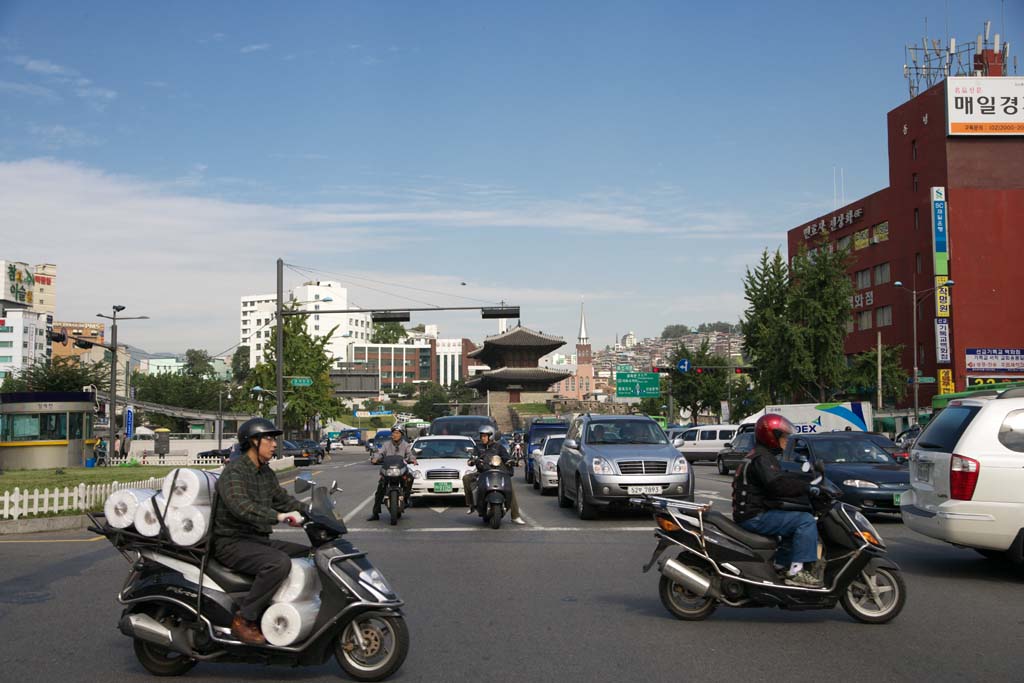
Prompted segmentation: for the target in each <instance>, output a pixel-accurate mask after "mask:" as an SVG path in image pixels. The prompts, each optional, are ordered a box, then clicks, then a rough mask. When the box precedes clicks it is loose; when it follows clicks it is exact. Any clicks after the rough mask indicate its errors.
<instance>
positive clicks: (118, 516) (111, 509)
mask: <svg viewBox="0 0 1024 683" xmlns="http://www.w3.org/2000/svg"><path fill="white" fill-rule="evenodd" d="M155 495H156V491H152V490H150V489H123V490H121V491H114V492H113V493H111V494H110V495H109V496H107V501H106V502H105V503H104V504H103V514H104V515H106V517H107V524H109V525H110V526H112V527H114V528H115V529H127V528H128V527H130V526H131V525H132V524H134V523H135V513H136V512H138V511H139V505H141V504H142V503H144V502H145V501H147V500H149V499H150V498H152V497H153V496H155Z"/></svg>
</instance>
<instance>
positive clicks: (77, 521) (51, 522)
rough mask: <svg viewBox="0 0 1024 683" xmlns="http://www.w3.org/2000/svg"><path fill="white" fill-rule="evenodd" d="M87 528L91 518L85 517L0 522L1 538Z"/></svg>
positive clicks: (32, 518)
mask: <svg viewBox="0 0 1024 683" xmlns="http://www.w3.org/2000/svg"><path fill="white" fill-rule="evenodd" d="M87 526H89V518H88V517H86V516H85V515H66V516H63V517H28V518H25V519H9V520H4V521H0V536H9V535H12V534H37V533H40V532H43V531H68V530H70V529H84V528H86V527H87Z"/></svg>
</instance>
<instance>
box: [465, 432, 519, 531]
mask: <svg viewBox="0 0 1024 683" xmlns="http://www.w3.org/2000/svg"><path fill="white" fill-rule="evenodd" d="M478 436H479V437H480V443H478V444H477V445H476V446H475V447H474V448H473V455H471V456H470V457H471V458H472V459H473V460H475V461H476V467H477V471H476V472H470V473H469V474H467V475H466V476H464V477H463V478H462V488H463V490H464V491H465V492H466V506H467V507H468V508H469V509H468V510H466V514H467V515H472V514H475V513H476V507H475V506H474V504H473V492H474V491H476V483H477V479H478V478H479V476H480V472H481V471H482V470H483V467H484V463H485V462H487V461H488V460H489V459H490V458H491V456H494V455H498V456H500V457H501V459H502V461H503V462H504V463H505V466H506V467H507V468H508V471H509V474H512V468H513V467H515V460H513V458H512V456H510V455H509V453H508V451H507V450H505V447H504V446H502V445H501V444H500V443H498V441H497V440H496V439H495V433H494V427H492V426H490V425H487V424H485V425H483V426H482V427H480V431H479V433H478ZM510 498H511V500H510V501H509V509H510V511H511V513H512V523H513V524H526V522H524V521H523V518H522V517H520V516H519V501H518V500H516V490H515V489H514V488H513V489H511V494H510Z"/></svg>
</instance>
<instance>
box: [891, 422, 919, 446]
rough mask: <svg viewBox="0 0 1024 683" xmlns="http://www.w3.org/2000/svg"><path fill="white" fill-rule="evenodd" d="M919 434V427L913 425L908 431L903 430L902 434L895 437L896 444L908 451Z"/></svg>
mask: <svg viewBox="0 0 1024 683" xmlns="http://www.w3.org/2000/svg"><path fill="white" fill-rule="evenodd" d="M920 434H921V425H914V426H913V427H910V428H909V429H904V430H903V431H902V432H900V433H899V434H897V435H896V439H895V441H896V444H897V445H898V446H900V447H902V448H906V449H909V448H910V447H911V446H912V445H913V443H914V439H916V438H917V437H918V436H919V435H920Z"/></svg>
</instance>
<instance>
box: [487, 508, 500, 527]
mask: <svg viewBox="0 0 1024 683" xmlns="http://www.w3.org/2000/svg"><path fill="white" fill-rule="evenodd" d="M501 512H502V511H501V506H500V505H498V504H497V503H491V504H490V505H488V506H487V514H488V516H489V517H490V522H491V528H492V529H500V528H501Z"/></svg>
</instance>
